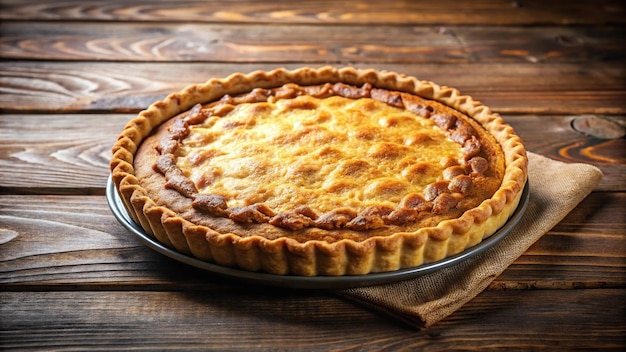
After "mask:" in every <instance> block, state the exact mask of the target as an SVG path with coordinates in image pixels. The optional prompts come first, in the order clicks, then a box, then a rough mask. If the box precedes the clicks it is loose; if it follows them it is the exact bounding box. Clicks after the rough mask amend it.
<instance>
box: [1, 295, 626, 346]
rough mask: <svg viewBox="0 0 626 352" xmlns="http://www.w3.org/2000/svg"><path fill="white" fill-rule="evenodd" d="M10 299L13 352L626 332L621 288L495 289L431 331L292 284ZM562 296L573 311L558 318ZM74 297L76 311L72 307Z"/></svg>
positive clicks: (423, 342) (593, 340)
mask: <svg viewBox="0 0 626 352" xmlns="http://www.w3.org/2000/svg"><path fill="white" fill-rule="evenodd" d="M0 299H1V300H2V302H3V304H2V305H1V306H0V313H1V314H2V316H3V318H4V319H2V321H1V322H0V330H1V331H0V333H1V335H0V337H2V341H3V345H4V346H5V347H7V348H9V349H11V348H18V347H19V348H35V347H37V348H43V349H46V350H51V349H72V348H73V349H89V350H100V349H107V350H110V349H134V348H136V346H141V347H142V348H144V349H148V350H160V349H163V348H164V347H165V346H167V349H168V350H169V349H173V350H186V351H191V350H201V351H206V350H248V349H251V348H252V349H254V350H261V351H275V350H283V348H281V347H277V346H283V347H284V350H290V351H309V350H358V351H361V350H393V351H415V350H420V351H441V350H451V349H458V348H459V345H460V344H462V345H463V349H464V350H485V349H489V350H493V349H502V350H507V351H508V350H541V349H548V350H552V349H558V350H574V349H576V350H580V349H583V350H584V349H591V350H603V349H609V350H610V349H615V350H618V349H619V347H620V346H622V345H623V343H624V335H623V332H624V329H625V328H626V326H625V324H624V321H623V320H621V317H622V316H623V314H624V312H626V307H625V305H624V302H625V300H624V291H623V290H618V289H606V290H566V291H550V290H532V291H492V292H489V291H487V292H483V293H482V294H480V295H479V296H478V297H476V298H475V299H474V300H472V301H471V302H469V303H468V304H466V305H465V306H464V307H462V308H461V309H460V310H459V311H457V312H455V313H454V314H453V315H451V316H450V317H448V318H446V319H445V320H443V321H441V322H440V323H439V324H437V325H436V326H434V327H432V328H430V329H428V330H425V331H414V330H410V329H409V328H406V327H403V326H402V325H398V323H396V322H393V321H390V320H389V319H387V318H385V317H381V316H379V315H377V314H375V313H372V312H370V311H367V310H362V309H357V307H354V306H353V305H352V304H351V303H349V302H344V301H341V300H338V299H334V298H332V297H327V296H324V295H320V294H319V293H315V294H312V293H309V292H298V291H292V290H288V291H284V290H273V289H266V290H256V291H252V290H250V288H236V289H224V288H218V289H209V290H208V291H196V292H185V291H176V292H137V291H124V292H115V291H109V292H1V293H0ZM554 301H559V302H560V305H561V306H562V307H563V308H564V309H567V310H568V312H569V314H554V313H553V302H554ZM41 302H47V304H46V305H44V306H42V305H41ZM69 302H71V305H72V307H73V308H74V309H70V310H68V309H66V308H65V307H66V306H67V304H68V303H69ZM173 302H176V304H172V303H173ZM18 307H19V308H18ZM33 311H37V312H38V319H37V320H35V321H34V320H33V319H32V315H31V312H33ZM339 312H340V313H339ZM599 312H601V314H599ZM512 316H514V317H516V318H515V319H516V320H515V323H514V324H511V322H510V319H511V317H512ZM572 316H575V317H576V319H571V317H572ZM620 321H621V323H620ZM616 322H617V323H616ZM502 326H507V327H508V328H507V329H506V330H503V329H502V328H501V327H502ZM598 326H610V328H606V329H598ZM25 329H27V331H28V333H27V334H26V333H25V331H24V330H25ZM241 331H246V333H245V334H242V333H241ZM563 331H567V332H568V336H569V338H568V339H567V340H565V339H562V338H561V336H562V334H563Z"/></svg>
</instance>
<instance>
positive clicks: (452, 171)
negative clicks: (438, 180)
mask: <svg viewBox="0 0 626 352" xmlns="http://www.w3.org/2000/svg"><path fill="white" fill-rule="evenodd" d="M463 174H465V169H464V168H463V167H462V166H459V165H454V166H450V167H447V168H446V169H445V170H443V179H444V180H448V181H450V180H451V179H453V178H455V177H456V176H458V175H463Z"/></svg>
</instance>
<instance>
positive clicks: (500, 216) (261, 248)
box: [110, 67, 528, 276]
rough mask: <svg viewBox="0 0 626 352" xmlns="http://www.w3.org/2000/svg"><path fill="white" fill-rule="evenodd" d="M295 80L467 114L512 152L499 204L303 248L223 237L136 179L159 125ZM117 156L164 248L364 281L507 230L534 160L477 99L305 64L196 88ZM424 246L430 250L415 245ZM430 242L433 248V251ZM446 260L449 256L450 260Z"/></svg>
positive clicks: (130, 195) (121, 144) (134, 208)
mask: <svg viewBox="0 0 626 352" xmlns="http://www.w3.org/2000/svg"><path fill="white" fill-rule="evenodd" d="M291 82H293V83H297V84H301V85H313V84H322V83H328V82H330V83H336V82H343V83H348V84H352V85H362V84H364V83H370V84H372V85H373V86H375V87H378V88H384V89H389V90H397V91H402V92H407V93H411V94H416V95H419V96H421V97H424V98H428V99H433V100H435V101H438V102H440V103H443V104H444V105H447V106H449V107H452V108H454V109H456V110H458V111H460V112H462V113H465V114H466V115H468V116H470V117H472V118H473V119H474V120H476V121H478V122H479V123H480V124H481V125H482V126H483V127H484V128H485V129H486V130H487V131H488V132H489V133H490V134H491V135H492V136H494V137H495V138H496V140H497V142H498V143H499V144H500V145H501V147H502V150H503V151H504V155H505V173H504V178H503V180H502V184H501V186H500V188H499V189H498V190H497V191H496V192H495V194H494V195H493V196H492V198H490V199H487V200H485V201H483V202H482V203H481V204H480V205H479V206H478V207H476V208H473V209H470V210H468V211H466V212H465V213H464V214H463V215H462V216H461V217H459V218H456V219H450V220H445V221H442V222H441V223H439V224H438V225H437V226H434V227H426V228H421V229H419V230H417V231H414V232H411V233H400V232H399V233H394V234H392V235H389V236H375V237H370V238H368V239H366V240H364V241H361V242H355V241H353V240H347V239H344V240H340V241H338V242H334V243H328V242H324V241H322V240H309V241H307V242H304V243H300V242H297V241H296V240H294V239H291V238H287V237H283V238H279V239H275V240H269V239H266V238H264V237H261V236H258V235H252V236H250V237H240V236H238V235H235V234H219V233H217V232H215V231H213V230H212V229H209V228H207V227H204V226H199V225H194V224H191V223H189V221H187V220H185V219H183V218H181V217H180V216H178V215H176V214H175V213H173V212H172V211H171V210H169V209H167V208H165V207H162V206H158V205H156V203H155V202H154V201H153V200H152V199H150V198H149V197H148V196H147V192H146V190H145V189H143V187H141V186H140V184H139V181H138V180H137V178H136V177H135V175H134V166H133V161H134V154H135V152H136V151H137V148H138V146H139V145H140V144H141V142H142V141H143V139H144V138H146V137H147V136H148V135H149V134H150V132H151V131H152V130H153V129H154V128H156V127H158V126H159V125H161V123H163V122H165V121H166V120H168V119H169V118H171V117H173V116H176V115H177V114H179V113H181V112H184V111H186V110H188V109H190V108H191V107H192V106H193V105H195V104H196V103H204V102H209V101H213V100H216V99H219V98H221V97H222V96H223V95H224V94H231V95H234V94H239V93H245V92H248V91H250V90H252V89H253V88H257V87H261V88H273V87H277V86H281V85H283V84H286V83H291ZM112 153H113V156H112V158H111V163H110V167H111V175H112V180H113V182H114V184H115V186H116V189H117V190H118V193H119V195H120V198H121V199H122V201H123V203H124V205H125V207H126V209H127V210H128V212H129V214H130V215H131V217H132V218H133V219H134V220H135V221H136V222H137V223H139V224H141V226H142V227H143V228H144V229H145V230H146V232H148V233H150V234H151V235H153V236H155V237H156V238H157V239H158V240H160V241H161V242H162V243H164V244H166V245H168V246H170V247H174V248H176V249H177V250H179V251H182V252H186V254H192V255H194V256H196V257H198V258H200V259H204V260H207V261H213V262H216V263H218V264H222V265H227V266H239V267H241V266H244V268H243V269H246V270H253V271H256V270H260V271H266V272H270V273H275V274H294V275H304V276H311V275H347V274H350V275H355V274H367V273H370V272H377V271H389V270H396V269H400V268H405V267H410V266H416V265H420V264H422V263H424V262H430V261H435V260H439V259H442V258H443V257H446V256H449V255H452V254H455V253H454V252H456V253H458V252H459V251H461V250H463V249H465V248H468V247H469V246H471V245H474V244H476V243H478V242H480V241H481V240H482V239H483V238H484V237H487V236H489V235H491V233H493V232H495V231H496V230H497V229H498V228H499V227H500V226H502V225H503V224H504V223H505V222H506V220H507V219H508V217H509V216H510V214H512V213H513V211H514V210H515V208H516V207H517V204H518V203H519V198H520V196H521V193H522V189H523V187H524V185H525V183H526V179H527V163H528V160H527V157H526V151H525V148H524V146H523V144H522V141H521V139H520V138H519V137H518V136H517V135H516V134H515V132H514V131H513V129H512V128H511V127H510V126H509V125H507V124H506V123H505V122H504V121H503V120H502V118H501V117H500V116H499V115H498V114H495V113H493V112H492V111H491V110H490V109H489V108H488V107H486V106H485V105H483V104H481V103H480V102H478V101H475V100H474V99H472V98H471V97H469V96H465V95H461V94H460V92H459V91H458V90H456V89H454V88H449V87H445V86H440V85H438V84H436V83H433V82H429V81H422V80H418V79H417V78H414V77H409V76H405V75H402V74H398V73H394V72H388V71H376V70H373V69H368V70H361V69H355V68H351V67H346V68H340V69H337V68H333V67H323V68H319V69H312V68H308V67H305V68H300V69H296V70H291V71H290V70H286V69H276V70H273V71H269V72H266V71H254V72H251V73H249V74H242V73H235V74H232V75H230V76H228V77H226V78H224V79H219V78H215V79H211V80H209V81H207V82H206V83H202V84H195V85H191V86H188V87H187V88H185V89H184V90H182V91H180V92H178V93H172V94H170V95H168V96H167V97H166V98H165V99H164V100H162V101H160V102H156V103H154V104H152V105H151V106H150V107H149V108H148V109H146V110H144V111H142V112H141V113H139V115H138V116H137V117H135V118H133V119H132V120H131V121H129V122H128V124H127V125H126V126H125V128H124V130H123V131H122V133H121V134H120V135H119V137H118V140H117V141H116V143H115V145H114V146H113V149H112ZM494 209H495V211H494ZM484 218H489V219H495V220H494V221H489V222H487V221H483V220H484ZM487 225H489V226H487ZM494 227H495V228H494ZM469 237H472V238H469ZM451 239H453V240H454V241H460V243H461V245H462V246H463V248H460V247H459V244H454V245H453V244H449V242H451V241H452V240H451ZM185 242H186V243H185ZM424 242H427V243H424ZM416 243H417V244H416ZM463 243H464V244H463ZM415 246H417V247H420V246H421V247H423V248H421V249H420V248H417V249H415V248H407V247H415ZM427 246H430V247H428V248H426V247H427ZM437 246H439V247H441V248H437ZM451 247H454V248H451ZM412 250H417V252H416V253H417V255H418V256H421V260H417V261H414V262H411V261H410V260H408V263H407V259H406V257H407V256H410V255H411V253H412V252H411V251H412ZM429 250H432V251H434V252H437V253H435V254H432V255H430V256H429V254H428V253H426V254H424V251H429ZM420 251H421V252H420ZM361 252H363V253H361ZM439 252H441V253H439ZM449 252H452V253H449ZM242 253H243V254H242ZM246 253H248V255H249V256H251V257H254V256H257V257H259V256H260V257H262V258H256V259H255V258H251V259H250V260H252V261H256V262H255V263H247V262H246V261H247V259H246V258H243V259H242V258H241V257H242V256H244V257H245V255H246ZM259 253H260V254H259ZM354 253H356V254H357V255H359V259H358V261H359V263H358V265H353V264H354V263H350V260H351V259H353V257H354V256H353V254H354ZM389 253H393V254H389ZM442 253H443V254H442ZM361 254H362V255H361ZM441 255H443V257H441V258H440V256H441ZM424 256H426V258H424ZM403 258H404V259H403ZM259 261H260V262H259ZM263 261H266V263H264V262H263ZM354 261H357V260H356V259H354ZM420 261H421V262H420ZM245 266H248V267H245ZM355 266H358V267H355Z"/></svg>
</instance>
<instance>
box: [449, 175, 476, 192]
mask: <svg viewBox="0 0 626 352" xmlns="http://www.w3.org/2000/svg"><path fill="white" fill-rule="evenodd" d="M471 188H472V178H471V177H469V176H467V175H458V176H456V177H454V178H453V179H452V180H450V184H449V185H448V189H449V190H450V191H451V192H457V193H463V194H465V193H467V192H469V190H470V189H471Z"/></svg>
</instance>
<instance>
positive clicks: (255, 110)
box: [248, 103, 272, 115]
mask: <svg viewBox="0 0 626 352" xmlns="http://www.w3.org/2000/svg"><path fill="white" fill-rule="evenodd" d="M271 110H272V106H271V105H270V104H268V103H257V104H254V105H252V106H250V108H249V109H248V113H250V114H251V115H260V114H264V113H267V112H269V111H271Z"/></svg>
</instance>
